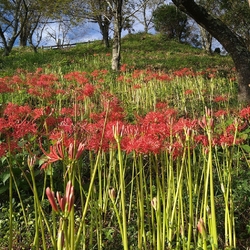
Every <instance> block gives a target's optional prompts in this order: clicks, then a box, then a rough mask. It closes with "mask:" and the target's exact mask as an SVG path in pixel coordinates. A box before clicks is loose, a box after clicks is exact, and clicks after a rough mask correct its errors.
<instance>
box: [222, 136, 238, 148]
mask: <svg viewBox="0 0 250 250" xmlns="http://www.w3.org/2000/svg"><path fill="white" fill-rule="evenodd" d="M241 142H242V140H241V139H236V138H235V137H234V135H230V134H224V135H221V136H220V138H219V144H220V145H221V146H232V145H237V144H239V143H241Z"/></svg>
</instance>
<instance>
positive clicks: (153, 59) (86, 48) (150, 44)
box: [0, 34, 233, 76]
mask: <svg viewBox="0 0 250 250" xmlns="http://www.w3.org/2000/svg"><path fill="white" fill-rule="evenodd" d="M111 50H112V48H109V49H107V48H105V47H104V46H103V44H102V43H101V42H100V41H95V42H93V43H90V44H83V45H79V46H76V47H74V48H70V49H62V50H49V49H47V50H42V49H39V51H38V53H37V54H35V53H33V51H30V50H29V49H28V48H15V49H13V52H12V53H11V55H10V56H9V57H6V58H1V60H0V76H6V75H13V74H15V71H16V69H18V68H19V69H20V68H22V69H26V70H27V71H35V70H36V69H37V68H48V69H53V70H60V71H62V72H63V73H66V72H70V71H72V70H82V71H90V72H91V71H92V70H93V68H95V69H103V68H105V69H108V66H109V65H110V66H111V63H110V61H111ZM97 61H98V63H97ZM121 63H122V64H127V65H129V66H133V67H134V68H135V69H145V68H151V69H157V70H158V69H160V70H166V71H171V70H176V69H181V68H185V67H188V68H193V69H195V70H201V69H206V68H213V67H217V68H219V69H225V70H228V69H231V68H232V66H233V64H232V60H231V58H230V57H229V56H220V55H217V54H214V55H208V54H207V53H206V52H205V51H203V50H201V49H197V48H193V47H191V46H190V45H187V44H180V43H178V42H176V41H166V40H164V39H163V38H162V37H161V36H158V35H145V34H132V35H127V36H126V37H124V38H123V40H122V60H121Z"/></svg>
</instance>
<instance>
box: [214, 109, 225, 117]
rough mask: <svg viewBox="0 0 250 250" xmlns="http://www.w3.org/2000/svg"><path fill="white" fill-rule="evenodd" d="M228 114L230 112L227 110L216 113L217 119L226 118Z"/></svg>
mask: <svg viewBox="0 0 250 250" xmlns="http://www.w3.org/2000/svg"><path fill="white" fill-rule="evenodd" d="M227 114H228V111H226V110H218V111H217V112H215V113H214V116H215V117H221V116H222V117H224V116H225V115H227Z"/></svg>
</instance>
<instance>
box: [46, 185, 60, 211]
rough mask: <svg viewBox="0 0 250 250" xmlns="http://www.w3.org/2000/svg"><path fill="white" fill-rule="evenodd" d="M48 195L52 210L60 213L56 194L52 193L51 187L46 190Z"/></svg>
mask: <svg viewBox="0 0 250 250" xmlns="http://www.w3.org/2000/svg"><path fill="white" fill-rule="evenodd" d="M46 195H47V197H48V199H49V203H50V205H51V207H52V209H53V210H54V211H56V212H58V207H57V204H56V201H55V197H54V192H52V191H51V190H50V188H49V187H47V188H46Z"/></svg>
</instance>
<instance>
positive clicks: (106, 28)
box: [98, 18, 110, 48]
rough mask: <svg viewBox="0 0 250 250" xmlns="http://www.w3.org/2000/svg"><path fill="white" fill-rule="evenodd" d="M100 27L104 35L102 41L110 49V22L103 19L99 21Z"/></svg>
mask: <svg viewBox="0 0 250 250" xmlns="http://www.w3.org/2000/svg"><path fill="white" fill-rule="evenodd" d="M98 25H99V28H100V30H101V33H102V39H103V42H104V44H105V47H106V48H109V47H110V45H109V26H110V21H109V20H108V19H106V18H105V20H102V18H99V19H98Z"/></svg>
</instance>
